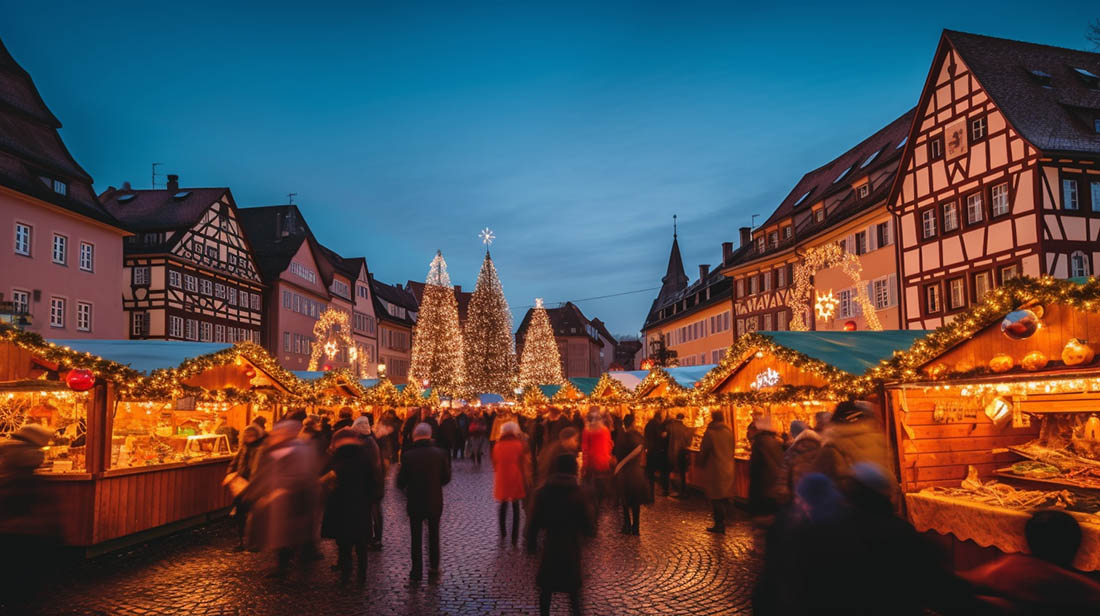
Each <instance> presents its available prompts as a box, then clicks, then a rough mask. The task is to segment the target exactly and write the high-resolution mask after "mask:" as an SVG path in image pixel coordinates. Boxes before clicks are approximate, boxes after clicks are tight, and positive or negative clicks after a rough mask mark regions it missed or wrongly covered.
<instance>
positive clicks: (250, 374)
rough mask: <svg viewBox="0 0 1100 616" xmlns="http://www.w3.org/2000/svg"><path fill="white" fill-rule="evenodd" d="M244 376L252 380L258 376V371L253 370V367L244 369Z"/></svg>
mask: <svg viewBox="0 0 1100 616" xmlns="http://www.w3.org/2000/svg"><path fill="white" fill-rule="evenodd" d="M244 375H245V376H247V377H248V378H252V377H254V376H256V369H255V368H253V367H252V366H249V367H247V368H245V369H244Z"/></svg>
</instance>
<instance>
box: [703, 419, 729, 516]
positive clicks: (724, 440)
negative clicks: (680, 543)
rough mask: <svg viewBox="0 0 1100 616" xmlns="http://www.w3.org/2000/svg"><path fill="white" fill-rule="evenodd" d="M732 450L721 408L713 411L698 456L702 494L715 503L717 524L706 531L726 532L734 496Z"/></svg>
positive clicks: (713, 504) (712, 503)
mask: <svg viewBox="0 0 1100 616" xmlns="http://www.w3.org/2000/svg"><path fill="white" fill-rule="evenodd" d="M733 451H734V440H733V431H732V430H730V429H729V426H727V425H726V421H725V418H724V417H723V416H722V411H712V412H711V419H710V424H709V425H707V429H706V431H705V432H704V433H703V442H702V444H701V445H700V446H699V458H698V462H699V468H700V469H701V473H702V476H703V494H704V495H705V496H706V497H707V500H709V501H710V503H711V505H712V506H713V507H714V526H711V527H709V528H707V532H711V533H725V532H726V515H727V514H728V512H729V508H730V500H731V499H732V498H733Z"/></svg>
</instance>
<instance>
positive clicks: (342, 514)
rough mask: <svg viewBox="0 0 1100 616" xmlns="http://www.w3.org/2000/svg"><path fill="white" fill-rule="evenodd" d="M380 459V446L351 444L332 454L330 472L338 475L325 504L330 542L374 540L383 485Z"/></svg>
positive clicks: (324, 528) (324, 531) (324, 525)
mask: <svg viewBox="0 0 1100 616" xmlns="http://www.w3.org/2000/svg"><path fill="white" fill-rule="evenodd" d="M380 467H381V464H380V460H379V458H378V455H377V446H375V445H374V443H373V441H372V442H371V443H370V446H367V445H355V444H347V445H342V446H340V447H338V448H337V449H336V451H333V452H332V458H331V459H330V460H329V463H328V465H327V466H326V469H325V470H326V473H327V472H329V471H331V472H332V473H334V474H335V475H336V479H335V483H334V485H333V486H332V488H331V490H332V491H331V492H329V494H328V498H327V499H326V502H325V516H324V518H323V520H322V522H321V536H322V537H324V538H326V539H335V540H337V541H348V542H352V543H359V542H366V541H368V540H369V539H370V538H371V525H370V524H369V523H368V520H370V509H371V503H372V502H374V500H375V498H376V496H377V495H376V491H377V488H378V484H379V477H380V475H381V472H380Z"/></svg>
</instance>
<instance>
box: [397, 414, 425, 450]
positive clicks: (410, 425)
mask: <svg viewBox="0 0 1100 616" xmlns="http://www.w3.org/2000/svg"><path fill="white" fill-rule="evenodd" d="M423 416H424V415H423V412H422V411H421V409H420V408H419V407H415V406H414V407H411V408H409V409H408V411H407V412H406V414H405V423H404V424H403V425H402V426H401V451H405V449H407V448H408V447H409V446H410V445H412V442H413V437H412V433H413V429H414V428H416V425H417V424H419V423H420V422H421V421H423V420H422V419H421V417H423Z"/></svg>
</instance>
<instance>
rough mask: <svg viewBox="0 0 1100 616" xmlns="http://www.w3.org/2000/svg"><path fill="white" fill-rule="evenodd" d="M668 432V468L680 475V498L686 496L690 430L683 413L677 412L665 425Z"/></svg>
mask: <svg viewBox="0 0 1100 616" xmlns="http://www.w3.org/2000/svg"><path fill="white" fill-rule="evenodd" d="M665 431H666V432H668V462H669V468H670V469H672V468H674V469H676V474H677V475H679V477H680V493H679V497H680V498H685V497H687V471H688V450H689V448H690V447H691V440H692V430H691V428H688V427H687V426H686V425H684V414H683V413H677V414H676V417H675V418H672V419H669V420H668V424H667V426H666V427H665Z"/></svg>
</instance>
